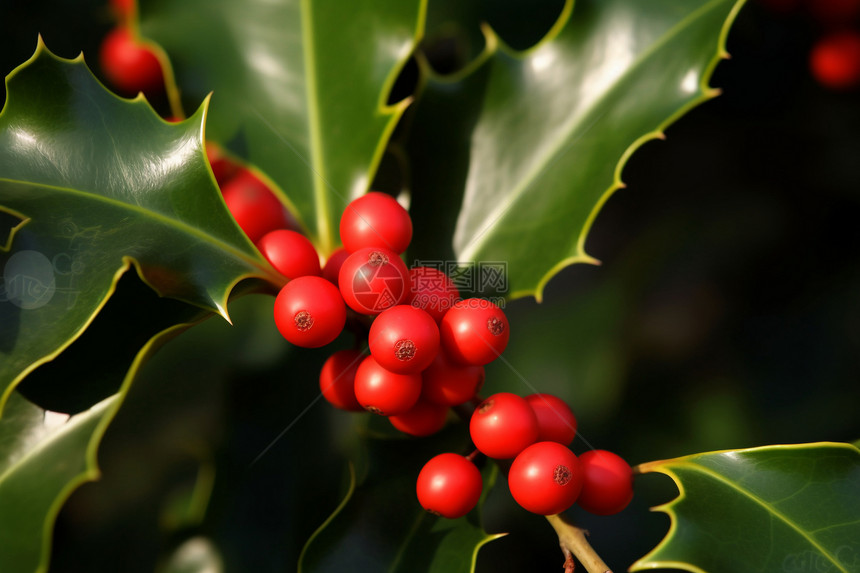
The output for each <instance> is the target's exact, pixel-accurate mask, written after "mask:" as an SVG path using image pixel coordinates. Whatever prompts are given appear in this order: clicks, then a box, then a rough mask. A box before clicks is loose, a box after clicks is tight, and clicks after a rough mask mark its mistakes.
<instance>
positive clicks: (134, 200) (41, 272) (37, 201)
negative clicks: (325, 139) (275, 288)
mask: <svg viewBox="0 0 860 573" xmlns="http://www.w3.org/2000/svg"><path fill="white" fill-rule="evenodd" d="M7 94H8V95H7V100H6V106H5V107H4V109H3V112H2V113H0V174H2V177H0V209H3V210H5V211H7V212H11V213H13V214H15V215H16V216H18V217H20V218H21V219H22V220H23V222H22V223H21V224H20V225H19V226H18V227H17V232H15V233H14V235H13V236H12V242H11V249H9V250H8V252H0V263H2V267H3V278H2V281H0V354H2V360H0V392H2V399H0V408H1V407H2V403H3V401H4V400H5V399H6V398H7V397H8V395H9V392H11V389H12V388H13V387H14V386H15V384H16V383H17V382H18V381H19V380H20V379H22V378H23V377H24V376H26V375H27V373H28V372H29V371H31V370H32V369H33V368H35V367H36V366H38V365H39V364H41V363H43V362H46V361H48V360H51V359H52V358H54V357H55V356H57V355H58V354H59V353H60V352H62V350H63V349H64V348H65V347H66V346H68V345H69V344H70V343H71V342H72V341H73V340H74V339H75V338H77V337H78V336H80V334H81V332H82V331H83V330H84V329H85V328H86V327H87V326H88V325H89V323H90V322H91V321H92V320H93V317H94V316H95V315H96V314H97V313H98V312H99V310H100V309H101V308H102V306H103V305H104V304H105V302H106V301H107V299H108V298H109V297H110V296H111V294H112V293H113V291H114V288H115V284H116V281H117V280H118V278H119V277H120V276H121V275H122V274H123V273H124V272H125V271H126V270H128V269H129V268H131V267H132V266H134V267H135V268H136V269H137V272H138V273H139V274H140V276H141V277H142V278H143V280H144V281H145V282H146V283H147V284H149V285H150V286H151V287H152V288H153V289H154V290H155V291H156V292H158V294H159V295H161V296H167V297H172V298H176V299H179V300H182V301H185V302H188V303H192V304H194V305H197V306H199V307H202V308H204V309H207V310H211V311H215V312H218V313H220V314H222V315H223V316H225V317H226V310H225V308H226V303H227V297H228V295H229V293H230V291H231V290H232V289H233V287H234V286H235V285H236V283H238V282H239V281H240V280H242V279H244V278H249V277H257V278H260V279H265V280H268V281H270V282H272V283H277V282H279V281H280V280H282V279H281V277H279V275H277V273H275V272H274V270H272V269H271V267H270V266H269V265H268V263H267V262H266V261H265V260H264V259H263V258H262V257H261V255H260V254H259V253H258V252H257V251H256V249H254V247H253V245H252V244H251V243H250V242H249V241H248V240H247V238H246V237H245V236H244V235H243V234H242V232H241V230H240V229H239V228H238V226H237V225H236V224H235V222H234V221H233V219H232V218H231V217H230V215H229V213H228V212H227V209H226V208H225V206H224V202H223V200H222V199H221V197H220V194H219V193H218V189H217V187H216V186H215V183H214V181H213V179H212V176H211V171H210V170H209V168H208V165H207V163H206V157H205V153H204V149H203V122H204V119H205V114H206V106H205V105H204V106H203V107H201V108H200V110H199V111H198V112H197V113H196V114H195V115H194V117H192V118H190V119H189V120H187V121H185V122H183V123H181V124H177V125H172V124H168V123H166V122H165V121H163V120H161V119H160V118H158V117H157V116H156V114H155V112H154V111H153V110H152V109H151V108H150V107H149V105H148V104H147V103H146V102H145V101H144V100H142V99H137V100H134V101H129V100H123V99H120V98H118V97H116V96H114V95H112V94H111V93H110V92H108V91H107V90H105V89H104V88H103V87H102V86H101V85H100V84H99V83H98V82H97V81H96V80H95V78H94V77H93V76H92V74H91V73H90V71H89V70H88V69H87V68H86V66H85V65H84V63H83V61H82V59H80V58H79V59H77V60H63V59H60V58H57V57H56V56H54V55H53V54H51V53H50V52H49V51H48V50H47V49H46V48H45V47H44V45H43V44H42V43H41V42H40V43H39V46H38V48H37V50H36V53H35V54H34V56H33V57H32V58H31V59H30V60H29V61H28V62H27V63H25V64H24V65H22V66H21V67H19V68H18V69H17V70H15V71H14V72H13V73H12V74H10V75H9V77H8V78H7Z"/></svg>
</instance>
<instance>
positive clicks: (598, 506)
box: [577, 450, 633, 515]
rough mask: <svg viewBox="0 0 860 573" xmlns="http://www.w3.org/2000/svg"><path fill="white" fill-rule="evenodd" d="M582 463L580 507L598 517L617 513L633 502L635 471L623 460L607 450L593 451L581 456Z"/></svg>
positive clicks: (578, 501)
mask: <svg viewBox="0 0 860 573" xmlns="http://www.w3.org/2000/svg"><path fill="white" fill-rule="evenodd" d="M579 461H580V462H581V463H582V474H583V482H582V493H580V494H579V500H577V503H578V504H579V506H580V507H581V508H582V509H584V510H586V511H588V512H590V513H594V514H597V515H613V514H615V513H618V512H619V511H621V510H622V509H624V508H625V507H627V504H629V503H630V500H631V499H633V470H632V469H631V468H630V465H629V464H628V463H627V462H625V461H624V459H623V458H621V457H620V456H618V455H617V454H613V453H612V452H607V451H606V450H591V451H589V452H585V453H584V454H582V455H581V456H579Z"/></svg>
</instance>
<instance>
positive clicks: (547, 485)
mask: <svg viewBox="0 0 860 573" xmlns="http://www.w3.org/2000/svg"><path fill="white" fill-rule="evenodd" d="M582 474H583V472H582V466H581V463H580V461H579V460H578V459H577V458H576V456H575V455H574V454H573V452H571V451H570V450H569V449H568V448H567V447H565V446H563V445H561V444H559V443H558V442H538V443H536V444H532V445H531V446H529V447H528V448H526V449H524V450H523V451H522V452H521V453H520V455H518V456H517V457H516V458H515V459H514V462H513V463H512V464H511V469H510V471H509V472H508V487H509V488H510V490H511V495H512V496H513V497H514V500H515V501H516V502H517V503H518V504H520V505H521V506H522V507H523V508H524V509H526V510H528V511H531V512H532V513H537V514H539V515H555V514H557V513H561V512H562V511H565V510H566V509H568V508H569V507H570V506H572V505H573V504H574V503H575V502H576V499H577V497H579V495H580V493H579V492H580V491H581V489H582V479H583V478H582Z"/></svg>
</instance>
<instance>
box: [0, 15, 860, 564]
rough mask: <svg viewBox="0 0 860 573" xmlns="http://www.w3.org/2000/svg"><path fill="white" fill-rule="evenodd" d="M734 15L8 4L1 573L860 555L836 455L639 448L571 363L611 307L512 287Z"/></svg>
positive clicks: (689, 85) (841, 461)
mask: <svg viewBox="0 0 860 573" xmlns="http://www.w3.org/2000/svg"><path fill="white" fill-rule="evenodd" d="M41 4H48V5H49V6H42V5H41ZM742 8H743V0H653V1H648V2H644V1H641V0H576V1H575V2H574V0H566V1H565V0H559V1H542V2H537V3H532V2H517V1H513V0H510V1H508V0H505V1H502V2H478V1H471V2H461V1H456V0H353V1H344V0H205V1H204V0H140V2H135V1H134V0H125V1H120V0H113V1H111V2H107V1H106V0H99V1H96V0H91V1H88V2H84V3H81V5H80V6H78V7H76V8H75V9H74V10H73V12H74V14H73V15H72V14H71V12H69V7H68V6H65V5H64V3H62V2H44V3H40V4H39V5H38V6H34V5H27V6H19V7H7V6H5V5H4V6H3V7H0V13H2V14H3V19H4V20H5V21H6V22H9V21H12V20H14V18H21V19H22V21H24V20H26V21H28V22H37V23H38V24H37V26H36V27H37V28H39V33H37V34H32V35H27V34H24V33H20V34H15V35H11V34H7V35H6V37H4V38H3V40H2V41H3V42H4V51H6V50H5V48H8V54H9V55H10V57H12V56H14V57H16V58H19V59H18V60H17V61H16V62H14V64H12V65H11V67H10V68H9V70H6V71H8V72H9V73H8V75H7V76H6V81H5V103H4V106H3V108H2V113H0V214H2V218H0V246H2V248H0V269H2V277H0V412H2V416H0V571H3V572H4V573H19V572H21V573H24V572H33V571H47V570H51V571H64V570H69V571H81V570H85V571H102V570H103V571H137V570H141V571H152V570H156V571H163V572H178V571H194V572H199V573H202V572H203V571H206V572H212V571H282V570H287V571H291V570H298V571H302V572H306V573H316V572H327V571H343V570H355V571H428V572H431V571H432V572H437V571H439V572H441V571H444V572H446V573H449V572H463V573H466V572H471V571H475V570H480V571H484V570H486V571H489V570H508V569H507V568H506V565H505V560H504V558H502V559H501V560H500V558H499V557H498V555H499V554H498V553H494V548H496V547H506V545H505V544H506V543H508V542H509V541H511V540H514V541H513V542H516V538H517V537H518V536H520V535H522V533H521V532H520V531H518V529H517V528H516V527H510V528H509V527H507V526H506V525H500V524H508V523H512V522H517V523H523V524H527V525H526V526H525V528H526V529H529V530H530V531H531V532H532V535H533V536H534V537H535V538H540V539H542V540H544V541H545V542H547V544H548V545H549V546H550V550H546V549H545V548H544V547H543V546H541V545H536V546H533V547H532V548H531V549H520V550H519V551H520V552H521V553H522V552H529V551H531V552H532V553H530V554H529V553H527V554H529V555H532V556H531V557H528V559H531V560H532V562H533V563H538V562H539V560H540V559H548V560H549V561H550V562H555V563H557V565H558V566H561V567H563V568H564V570H565V571H566V572H568V573H570V572H572V571H574V569H575V568H576V569H578V570H585V571H588V572H590V573H597V572H601V573H602V572H605V571H609V570H610V569H611V568H616V569H622V568H626V567H630V570H633V571H637V570H645V569H655V568H673V569H683V570H688V571H709V572H711V573H718V572H730V571H735V572H736V571H762V572H763V571H789V570H791V571H801V570H802V571H813V570H815V571H842V572H846V573H847V572H849V571H858V567H860V519H859V518H860V450H858V448H857V447H856V444H855V445H852V444H850V443H838V442H819V443H804V444H798V445H759V447H752V448H745V449H736V450H731V449H725V450H720V451H714V452H706V453H690V452H686V454H687V455H682V456H681V457H675V458H673V459H666V460H662V461H649V459H650V458H639V457H638V456H640V455H641V449H632V448H631V447H630V446H629V445H627V444H626V443H625V441H624V440H621V439H606V440H605V441H600V440H598V439H597V438H596V437H595V436H600V434H599V433H597V432H595V431H593V430H591V429H590V426H589V424H590V423H592V421H593V420H594V419H595V416H594V415H590V414H589V413H588V411H587V410H588V408H587V405H588V403H589V402H588V400H587V399H585V400H582V401H579V400H578V399H577V396H580V397H581V396H583V395H584V394H583V393H580V392H579V390H578V389H577V388H578V386H577V385H578V384H579V380H578V379H577V377H576V376H574V375H573V373H571V372H566V370H565V369H566V368H568V365H569V362H567V361H565V360H564V357H565V354H566V353H568V352H572V353H574V354H575V353H576V352H577V351H576V350H575V349H571V347H572V346H576V345H578V344H583V343H584V344H585V347H586V348H590V347H589V346H588V340H589V339H590V338H595V337H599V336H600V335H599V332H597V331H594V330H593V326H594V325H595V324H600V323H606V322H609V321H611V320H614V318H613V317H614V316H616V313H618V312H622V309H621V306H620V305H617V304H615V303H614V302H612V301H610V304H600V299H599V298H595V297H592V298H591V299H588V300H592V301H596V303H597V304H595V305H591V304H590V303H589V304H588V305H582V306H583V308H585V306H588V307H589V308H591V309H592V310H591V311H590V312H591V313H592V314H593V316H594V319H593V320H590V319H588V318H587V317H586V316H583V317H582V319H581V320H580V318H578V317H574V318H573V319H569V318H565V319H564V321H563V322H564V324H563V328H562V329H558V328H556V327H555V326H552V323H553V321H554V320H555V318H556V317H555V316H553V314H554V312H555V311H552V310H550V309H549V308H547V307H545V306H544V305H543V304H536V305H534V306H532V307H529V308H530V309H531V310H530V311H529V313H528V314H529V316H528V317H525V316H524V313H517V312H516V311H515V310H516V308H517V305H518V304H520V303H521V302H522V301H524V300H529V299H530V300H532V301H536V302H537V303H546V304H549V303H551V302H552V301H553V300H554V299H555V300H558V299H559V298H564V297H565V296H570V297H576V296H591V295H586V294H583V293H581V292H580V293H578V294H577V293H575V292H572V293H571V294H569V295H566V294H565V293H563V292H560V291H557V289H554V288H553V285H554V284H558V281H559V280H560V277H557V275H560V273H562V271H563V270H565V269H567V267H571V266H572V265H576V264H578V263H584V264H585V265H581V266H588V265H592V268H593V265H596V264H597V263H598V261H597V260H596V259H595V258H594V257H593V256H592V255H591V254H589V253H588V252H587V251H586V248H585V246H586V240H587V238H588V237H589V233H590V231H591V229H592V227H593V226H594V225H595V221H596V218H597V216H598V214H599V213H600V212H601V208H602V207H603V206H604V204H605V203H606V202H607V200H608V199H609V198H610V197H611V196H612V195H613V193H614V192H615V191H617V190H618V189H620V188H622V187H624V183H623V181H622V173H623V170H624V168H625V165H626V164H627V162H628V160H629V159H630V158H631V156H632V155H633V154H635V153H636V152H637V150H638V149H639V148H640V147H641V146H642V145H643V144H644V143H646V142H648V141H650V140H653V139H658V138H662V137H663V135H664V131H665V130H666V129H667V128H668V126H670V125H671V124H673V123H674V122H675V121H676V120H679V119H680V118H681V117H682V116H683V115H685V114H686V113H687V112H689V111H690V110H692V109H693V108H696V107H697V106H699V105H700V104H703V103H704V102H706V101H707V100H710V99H711V98H714V97H715V96H717V95H718V93H719V92H718V90H717V89H715V88H714V87H712V86H711V84H710V82H711V78H712V75H713V73H714V71H715V69H716V68H717V67H718V66H727V65H732V64H731V62H729V63H721V61H722V60H724V59H726V58H728V53H727V52H726V42H727V37H728V36H729V33H730V29H731V27H732V25H733V23H734V22H735V20H736V17H737V16H738V13H739V12H740V11H741V10H742ZM61 20H62V22H61V23H60V24H58V22H60V21H61ZM42 22H44V23H45V24H44V26H45V28H44V29H42V27H41V26H42ZM50 22H53V23H50ZM58 25H61V26H64V29H65V31H66V33H65V34H63V35H61V34H55V33H54V32H55V31H56V29H57V28H56V26H58ZM10 29H11V28H10ZM22 29H23V28H22ZM57 36H59V37H60V39H58V40H57V41H56V42H57V44H58V45H57V47H54V42H55V37H57ZM22 50H23V51H22ZM65 50H72V53H71V54H66V53H64V51H65ZM20 54H23V55H21V56H20V57H19V55H20ZM27 54H30V55H29V57H27ZM596 224H597V225H598V226H599V225H600V222H599V221H597V223H596ZM604 263H605V265H604V268H608V267H611V266H612V265H613V262H612V261H611V260H610V261H604ZM565 272H567V271H565ZM595 272H601V269H597V270H596V271H595ZM606 292H607V293H609V292H610V290H609V289H607V290H606ZM583 300H586V299H583ZM544 329H546V330H547V331H549V332H552V333H554V334H553V336H550V337H546V338H540V332H541V331H542V330H544ZM559 333H561V334H560V335H559ZM538 339H540V340H541V341H542V342H541V343H540V345H541V346H542V347H543V348H544V349H545V350H549V352H547V356H549V358H548V359H546V361H547V362H548V364H545V366H546V367H547V368H548V369H549V370H553V369H554V370H555V371H558V372H559V374H557V375H556V376H548V377H547V376H543V375H536V374H534V373H533V372H532V371H530V370H529V369H528V368H527V367H524V363H523V362H521V361H520V360H521V358H522V356H523V354H524V352H525V350H524V349H528V348H530V347H529V344H530V343H532V342H533V340H538ZM577 356H585V353H584V352H583V353H580V354H577ZM559 379H560V380H562V382H561V383H559V382H558V380H559ZM652 423H653V424H655V425H659V424H660V423H661V422H660V420H658V419H655V420H652ZM725 447H726V448H729V447H731V444H726V445H725ZM656 455H659V454H655V456H656ZM648 474H664V475H665V476H668V478H670V480H666V479H665V478H663V480H661V483H662V484H663V485H664V486H665V485H667V484H670V483H671V484H673V485H674V486H675V488H676V490H674V491H673V492H670V493H669V494H668V495H664V496H663V497H662V498H660V496H657V497H654V496H653V493H654V490H653V488H651V487H650V486H649V485H648V484H649V483H653V482H649V481H648V480H651V479H655V478H653V476H649V475H648ZM658 504H659V505H658ZM648 505H658V507H656V508H655V509H657V510H658V511H659V512H663V513H664V514H666V516H668V519H666V520H665V521H664V522H662V525H660V524H659V523H658V525H657V526H656V527H654V526H653V525H648V526H647V528H648V529H649V530H653V531H656V532H657V535H658V537H657V538H655V539H653V540H652V538H651V537H649V536H647V535H646V536H645V537H644V538H645V539H646V540H650V541H647V543H649V544H650V547H652V549H650V551H649V550H648V547H645V548H644V549H642V550H641V552H640V553H639V555H640V558H639V559H638V560H636V561H635V562H633V561H632V560H629V561H625V559H626V557H621V555H624V553H623V552H622V553H616V552H615V551H613V549H612V548H611V546H610V545H609V544H608V543H607V539H606V532H607V531H608V530H612V529H613V528H614V529H615V530H617V531H616V534H615V535H614V538H615V542H617V543H619V544H623V543H624V542H623V541H622V538H623V537H624V536H625V535H627V536H631V537H634V536H640V534H637V533H632V532H630V531H629V523H630V520H629V516H633V515H646V514H647V507H648ZM499 516H503V517H502V518H500V517H499ZM625 516H627V517H625ZM616 520H617V521H616ZM648 523H649V524H653V523H654V522H653V521H652V522H648ZM588 524H597V525H598V526H597V527H592V526H589V525H588ZM587 526H588V527H589V529H592V534H591V536H589V532H588V531H587V530H586V527H587ZM667 526H668V533H665V529H666V527H667ZM607 528H609V529H607ZM618 531H621V532H623V535H622V534H618V533H617V532H618ZM659 536H664V537H663V540H662V541H659V543H658V542H657V541H658V540H659ZM556 544H557V545H558V546H560V550H561V551H560V553H559V552H558V550H557V549H553V548H552V547H553V546H555V545H556ZM655 545H656V546H655ZM87 547H89V549H87ZM607 547H609V548H608V549H607ZM637 547H638V546H637ZM538 553H540V554H541V557H538V556H537V554H538ZM550 553H551V555H550ZM643 554H644V556H642V555H643ZM494 555H496V557H495V558H494V557H493V556H494ZM94 556H95V557H94ZM804 567H806V568H804ZM580 568H581V569H580Z"/></svg>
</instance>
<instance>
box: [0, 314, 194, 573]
mask: <svg viewBox="0 0 860 573" xmlns="http://www.w3.org/2000/svg"><path fill="white" fill-rule="evenodd" d="M188 326H190V324H182V325H177V326H173V327H171V328H169V329H166V330H165V331H164V332H162V333H159V335H157V336H155V337H153V338H152V339H151V340H150V341H149V342H148V343H147V344H146V345H145V346H144V348H143V349H142V350H141V351H140V352H139V353H138V355H137V357H136V358H135V360H134V362H133V363H132V366H131V368H130V369H129V372H128V374H127V375H126V378H125V381H124V382H123V385H122V388H121V390H120V391H119V392H118V393H117V394H114V395H113V396H111V397H109V398H106V399H105V400H102V401H101V402H99V403H98V404H96V405H94V406H93V407H92V408H90V409H89V410H87V411H85V412H81V413H79V414H76V415H74V416H71V417H69V416H68V415H65V414H58V413H56V412H51V411H48V410H43V409H42V408H39V407H38V406H35V405H33V404H32V403H30V402H28V401H27V400H26V399H24V398H23V397H22V396H21V395H20V394H19V393H18V392H13V393H12V394H10V396H9V399H8V401H7V404H6V411H5V416H4V417H3V419H2V420H0V546H2V547H3V551H0V570H2V571H4V572H7V571H8V572H9V573H17V572H21V573H25V572H26V573H31V572H33V571H46V570H47V567H48V562H49V554H50V547H51V535H52V532H53V526H54V520H55V519H56V517H57V513H58V512H59V511H60V508H61V507H62V505H63V503H64V502H65V501H66V499H68V497H69V496H70V495H71V494H72V492H73V491H74V490H75V489H77V488H78V487H80V486H81V485H82V484H84V483H86V482H88V481H93V480H96V479H98V477H99V469H98V464H97V461H96V453H97V450H98V446H99V443H100V442H101V440H102V437H103V436H104V433H105V431H106V429H107V427H108V425H109V424H110V422H111V420H113V418H114V416H115V414H116V412H117V410H119V408H120V406H121V404H122V401H123V399H124V398H125V395H126V393H127V391H128V388H129V386H130V384H131V381H132V379H133V378H134V376H135V374H136V372H137V370H138V368H139V367H140V365H141V364H142V363H143V362H144V361H145V360H146V359H147V358H148V357H149V356H150V355H151V354H152V353H153V352H155V350H157V349H158V348H159V346H160V345H161V344H163V343H164V342H166V341H167V340H169V339H171V338H172V337H173V336H175V335H176V334H178V333H179V332H182V331H183V330H185V329H186V328H187V327H188Z"/></svg>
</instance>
